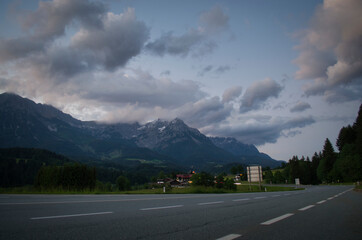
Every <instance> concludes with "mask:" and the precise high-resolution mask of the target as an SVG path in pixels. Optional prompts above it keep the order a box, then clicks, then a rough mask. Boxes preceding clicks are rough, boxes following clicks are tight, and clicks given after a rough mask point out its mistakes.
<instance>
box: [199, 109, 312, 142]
mask: <svg viewBox="0 0 362 240" xmlns="http://www.w3.org/2000/svg"><path fill="white" fill-rule="evenodd" d="M313 123H315V120H314V118H313V117H311V116H308V117H297V118H291V119H283V118H280V117H270V116H265V115H254V116H253V115H249V116H247V117H242V118H239V119H237V122H228V123H224V124H220V125H218V126H216V127H215V126H213V128H204V129H203V132H204V133H206V134H208V135H214V136H225V137H226V136H227V137H235V138H236V139H238V140H239V141H241V142H244V143H249V144H255V145H263V144H265V143H275V142H276V141H277V140H278V138H280V137H282V136H284V137H293V136H295V135H296V134H298V133H300V131H299V130H296V129H299V128H304V127H306V126H309V125H311V124H313Z"/></svg>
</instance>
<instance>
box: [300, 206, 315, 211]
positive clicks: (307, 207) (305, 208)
mask: <svg viewBox="0 0 362 240" xmlns="http://www.w3.org/2000/svg"><path fill="white" fill-rule="evenodd" d="M314 206H315V205H309V206H306V207H304V208H300V209H298V210H299V211H305V210H308V209H310V208H312V207H314Z"/></svg>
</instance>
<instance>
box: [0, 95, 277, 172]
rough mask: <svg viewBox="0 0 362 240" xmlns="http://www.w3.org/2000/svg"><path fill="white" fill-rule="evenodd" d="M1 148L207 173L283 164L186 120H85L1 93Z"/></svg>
mask: <svg viewBox="0 0 362 240" xmlns="http://www.w3.org/2000/svg"><path fill="white" fill-rule="evenodd" d="M0 147H1V148H10V147H27V148H41V149H47V150H51V151H54V152H56V153H59V154H63V155H66V156H68V157H71V158H75V159H80V160H85V159H97V160H107V161H114V162H117V163H120V164H123V165H132V164H135V163H137V164H139V163H152V164H159V165H165V166H182V167H185V168H190V167H191V166H193V167H194V168H198V169H203V168H205V167H210V166H223V165H226V164H231V163H240V164H244V165H246V164H260V165H262V166H270V167H272V168H273V167H277V166H279V165H280V164H281V162H280V161H276V160H274V159H272V158H270V157H269V156H268V155H266V154H264V153H260V152H259V151H258V149H257V148H256V147H255V146H254V145H251V144H244V143H242V142H240V141H238V140H236V139H235V138H225V137H207V136H205V135H204V134H202V133H201V132H200V131H199V130H197V129H195V128H191V127H189V126H187V125H186V124H185V123H184V122H183V121H182V120H181V119H178V118H176V119H174V120H172V121H164V120H160V119H158V120H155V121H153V122H149V123H146V124H139V123H116V124H106V123H99V122H94V121H80V120H77V119H75V118H73V117H72V116H70V115H69V114H65V113H63V112H62V111H60V110H58V109H56V108H54V107H52V106H50V105H45V104H39V103H38V104H37V103H35V102H33V101H31V100H29V99H27V98H22V97H20V96H18V95H16V94H12V93H3V94H0Z"/></svg>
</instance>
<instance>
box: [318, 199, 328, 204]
mask: <svg viewBox="0 0 362 240" xmlns="http://www.w3.org/2000/svg"><path fill="white" fill-rule="evenodd" d="M325 202H327V200H322V201H319V202H317V204H322V203H325Z"/></svg>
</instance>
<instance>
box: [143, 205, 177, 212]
mask: <svg viewBox="0 0 362 240" xmlns="http://www.w3.org/2000/svg"><path fill="white" fill-rule="evenodd" d="M183 206H184V205H174V206H164V207H153V208H141V209H140V210H141V211H148V210H159V209H168V208H179V207H183Z"/></svg>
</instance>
